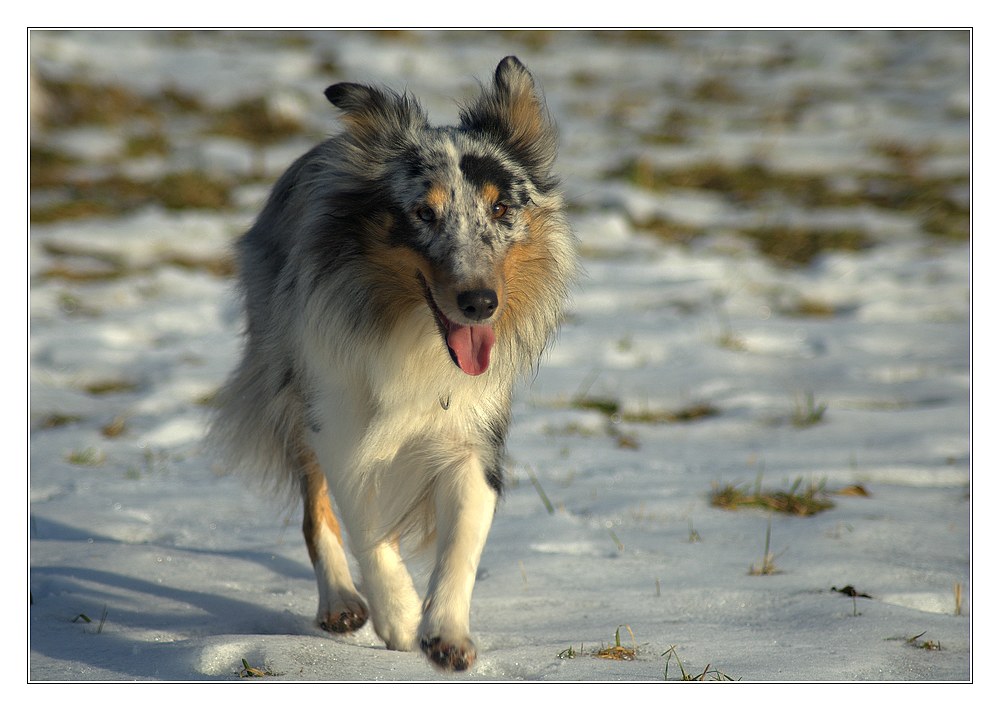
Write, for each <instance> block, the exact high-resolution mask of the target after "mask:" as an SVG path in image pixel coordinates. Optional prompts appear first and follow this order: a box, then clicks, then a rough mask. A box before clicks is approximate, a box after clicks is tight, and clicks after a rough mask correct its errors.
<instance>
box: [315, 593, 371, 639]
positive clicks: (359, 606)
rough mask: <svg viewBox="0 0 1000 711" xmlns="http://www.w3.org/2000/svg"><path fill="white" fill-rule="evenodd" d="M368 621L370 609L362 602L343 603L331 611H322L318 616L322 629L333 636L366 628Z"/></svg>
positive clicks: (332, 607)
mask: <svg viewBox="0 0 1000 711" xmlns="http://www.w3.org/2000/svg"><path fill="white" fill-rule="evenodd" d="M367 621H368V608H367V607H365V604H364V603H363V602H361V600H356V601H352V602H341V603H338V604H337V605H333V606H331V609H328V610H323V609H320V611H319V612H318V613H317V615H316V622H317V624H319V626H320V629H323V630H326V631H327V632H330V633H331V634H345V633H347V632H354V631H356V630H359V629H361V628H362V627H364V625H365V622H367Z"/></svg>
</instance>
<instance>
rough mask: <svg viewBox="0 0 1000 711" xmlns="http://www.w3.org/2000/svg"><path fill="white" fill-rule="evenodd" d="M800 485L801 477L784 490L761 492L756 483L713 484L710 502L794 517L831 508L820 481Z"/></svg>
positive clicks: (733, 508)
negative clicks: (753, 485) (740, 484)
mask: <svg viewBox="0 0 1000 711" xmlns="http://www.w3.org/2000/svg"><path fill="white" fill-rule="evenodd" d="M801 484H802V479H801V477H800V478H799V479H796V480H795V482H794V483H793V484H792V486H791V487H790V488H789V489H788V490H787V491H780V490H776V491H762V490H761V489H760V486H759V485H757V486H755V487H754V488H753V489H751V488H750V487H749V486H736V485H733V484H727V485H726V486H723V487H713V490H712V496H711V504H712V506H716V507H718V508H721V509H727V510H730V511H735V510H736V509H741V508H758V509H764V510H767V511H776V512H778V513H784V514H791V515H793V516H812V515H814V514H817V513H819V512H821V511H826V510H827V509H830V508H833V502H832V501H830V499H829V496H828V494H827V492H826V489H825V487H824V486H823V484H822V483H819V484H810V485H809V486H807V487H805V488H804V489H801V490H800V486H801Z"/></svg>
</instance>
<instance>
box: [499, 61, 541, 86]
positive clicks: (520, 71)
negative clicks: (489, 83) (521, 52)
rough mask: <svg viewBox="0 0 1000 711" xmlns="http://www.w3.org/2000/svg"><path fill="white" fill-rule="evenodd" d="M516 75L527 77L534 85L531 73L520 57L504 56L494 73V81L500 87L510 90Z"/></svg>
mask: <svg viewBox="0 0 1000 711" xmlns="http://www.w3.org/2000/svg"><path fill="white" fill-rule="evenodd" d="M515 77H522V80H523V79H527V80H528V82H530V83H531V84H532V85H533V84H534V80H533V79H532V78H531V73H530V72H529V71H528V68H527V67H526V66H524V65H523V64H522V63H521V60H520V59H518V58H517V57H515V56H514V55H510V56H507V57H504V58H503V59H501V60H500V63H499V64H498V65H497V69H496V71H495V72H494V73H493V83H494V84H496V86H497V88H498V89H508V90H509V88H510V85H511V84H512V80H513V79H514V78H515Z"/></svg>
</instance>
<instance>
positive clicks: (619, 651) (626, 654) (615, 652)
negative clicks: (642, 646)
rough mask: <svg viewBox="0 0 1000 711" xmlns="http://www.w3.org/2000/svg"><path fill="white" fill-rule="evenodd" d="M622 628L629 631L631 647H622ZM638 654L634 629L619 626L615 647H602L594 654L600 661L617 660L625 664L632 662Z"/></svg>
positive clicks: (616, 632)
mask: <svg viewBox="0 0 1000 711" xmlns="http://www.w3.org/2000/svg"><path fill="white" fill-rule="evenodd" d="M622 627H625V629H626V630H627V631H628V634H629V637H631V638H632V646H631V647H625V646H623V645H622V637H621V632H622ZM638 654H639V648H638V647H637V646H636V644H635V635H634V634H632V628H631V627H629V626H628V625H619V626H618V628H617V629H615V643H614V645H613V646H611V647H605V646H603V645H602V646H601V648H600V649H598V650H597V651H596V652H594V656H595V657H597V658H599V659H615V660H617V661H625V662H630V661H632V660H633V659H635V658H636V656H637V655H638Z"/></svg>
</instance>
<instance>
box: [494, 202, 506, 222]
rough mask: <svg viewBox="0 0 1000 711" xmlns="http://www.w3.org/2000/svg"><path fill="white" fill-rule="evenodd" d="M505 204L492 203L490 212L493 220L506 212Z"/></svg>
mask: <svg viewBox="0 0 1000 711" xmlns="http://www.w3.org/2000/svg"><path fill="white" fill-rule="evenodd" d="M507 209H508V208H507V206H506V205H505V204H504V203H502V202H495V203H493V207H492V214H493V219H494V220H499V219H500V218H501V217H503V216H504V215H506V214H507Z"/></svg>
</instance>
